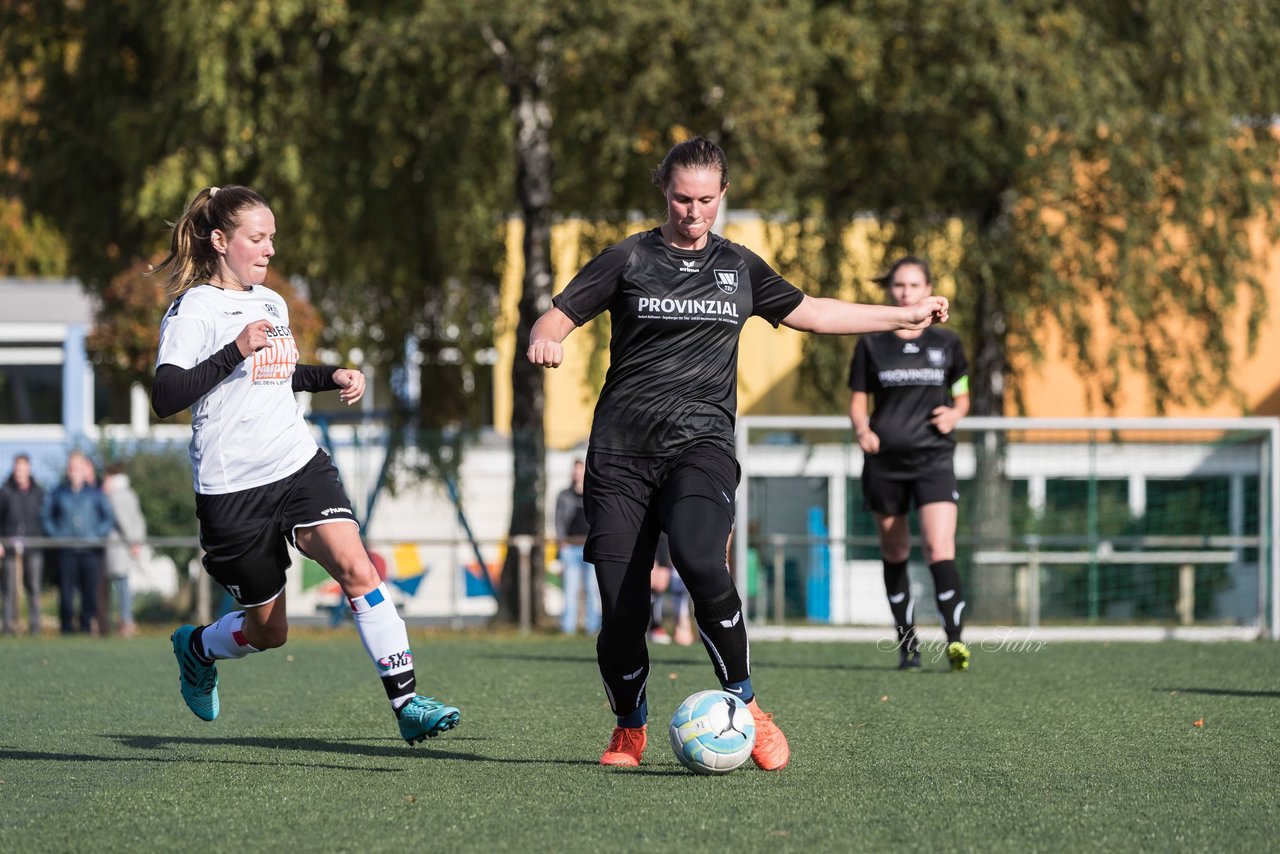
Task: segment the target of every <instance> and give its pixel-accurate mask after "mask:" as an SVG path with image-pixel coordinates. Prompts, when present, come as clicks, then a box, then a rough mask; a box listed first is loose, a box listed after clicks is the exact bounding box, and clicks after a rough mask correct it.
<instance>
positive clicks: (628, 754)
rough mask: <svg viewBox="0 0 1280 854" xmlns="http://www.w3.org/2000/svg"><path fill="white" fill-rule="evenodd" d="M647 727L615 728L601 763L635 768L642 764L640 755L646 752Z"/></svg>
mask: <svg viewBox="0 0 1280 854" xmlns="http://www.w3.org/2000/svg"><path fill="white" fill-rule="evenodd" d="M645 729H646V728H645V727H642V726H639V727H625V726H619V727H614V728H613V736H612V737H611V738H610V739H609V747H608V749H606V750H605V752H604V756H601V757H600V764H601V765H617V766H623V767H630V768H634V767H635V766H637V765H639V764H640V756H641V755H642V754H643V753H644V746H645V743H646V742H647V741H648V736H647V735H646V734H645Z"/></svg>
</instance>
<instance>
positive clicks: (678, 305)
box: [636, 297, 738, 317]
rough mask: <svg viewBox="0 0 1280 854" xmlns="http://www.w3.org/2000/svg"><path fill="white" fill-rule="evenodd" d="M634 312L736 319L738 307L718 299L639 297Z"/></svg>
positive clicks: (728, 301)
mask: <svg viewBox="0 0 1280 854" xmlns="http://www.w3.org/2000/svg"><path fill="white" fill-rule="evenodd" d="M636 311H637V312H639V313H641V314H643V313H645V312H650V313H654V314H663V315H668V316H678V317H685V316H688V315H702V316H706V315H712V314H719V315H724V316H726V317H737V316H738V306H737V304H735V303H733V302H731V301H730V300H718V299H664V298H659V297H640V298H639V300H638V301H637V302H636Z"/></svg>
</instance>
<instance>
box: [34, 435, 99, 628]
mask: <svg viewBox="0 0 1280 854" xmlns="http://www.w3.org/2000/svg"><path fill="white" fill-rule="evenodd" d="M93 480H94V472H93V463H91V462H89V458H88V457H86V456H85V455H84V454H83V453H81V452H80V451H72V452H71V455H70V456H68V457H67V478H66V480H64V481H63V482H62V483H60V484H58V486H56V487H55V488H54V489H53V490H52V491H50V493H49V495H48V497H47V498H46V499H45V502H44V505H43V507H42V508H41V510H40V524H41V526H42V527H43V528H44V532H45V534H47V535H48V536H50V537H56V538H58V539H68V540H82V541H83V540H104V539H105V538H106V536H107V535H108V534H110V533H111V530H112V528H114V527H115V517H113V516H112V514H111V506H110V505H109V504H108V503H107V499H106V496H104V495H103V494H102V490H101V489H98V487H96V486H94V485H93ZM101 578H102V546H101V545H92V544H89V543H84V542H80V543H71V544H68V545H65V546H62V545H60V546H59V547H58V587H59V592H58V603H59V604H58V617H59V621H60V623H61V626H62V633H63V634H64V635H67V634H72V633H74V632H75V631H76V628H77V621H76V608H75V598H76V591H77V590H78V591H79V593H80V611H79V630H80V631H82V632H88V633H90V634H97V632H98V582H99V581H100V580H101Z"/></svg>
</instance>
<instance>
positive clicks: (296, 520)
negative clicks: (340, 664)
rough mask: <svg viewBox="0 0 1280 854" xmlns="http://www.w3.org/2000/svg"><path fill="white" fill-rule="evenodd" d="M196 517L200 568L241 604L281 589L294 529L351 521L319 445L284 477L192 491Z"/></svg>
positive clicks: (344, 498)
mask: <svg viewBox="0 0 1280 854" xmlns="http://www.w3.org/2000/svg"><path fill="white" fill-rule="evenodd" d="M196 517H197V518H199V520H200V547H201V548H202V549H204V568H205V570H207V571H208V573H209V574H210V575H212V576H213V578H214V580H215V581H217V582H218V583H219V584H221V585H222V586H223V587H225V588H227V592H228V593H230V594H231V596H232V597H233V598H234V599H235V600H236V601H237V602H239V603H240V604H241V605H243V606H245V607H247V608H251V607H254V606H256V605H265V604H266V603H268V602H270V601H271V600H273V599H275V598H276V597H277V596H279V595H280V593H281V591H283V590H284V583H285V570H287V569H288V568H289V564H290V563H292V560H291V559H290V557H289V548H288V544H293V545H295V546H296V545H297V544H296V543H295V542H294V532H295V531H296V529H298V528H306V527H310V526H312V525H324V524H327V523H329V522H351V523H355V522H356V516H355V512H354V511H353V510H352V509H351V502H350V501H348V500H347V494H346V491H345V490H344V489H343V488H342V481H341V480H339V479H338V470H337V468H335V467H334V465H333V461H332V460H331V459H329V455H328V454H326V453H325V452H324V451H322V450H317V451H316V455H315V456H314V457H312V458H311V460H310V461H309V462H308V463H307V464H306V465H305V466H303V467H302V468H301V469H299V470H298V471H296V472H294V473H293V474H291V475H289V476H288V477H286V478H285V479H284V480H278V481H276V482H275V483H269V484H267V485H266V486H256V487H254V488H253V489H244V490H241V491H239V492H227V493H223V494H221V495H200V494H198V493H197V494H196Z"/></svg>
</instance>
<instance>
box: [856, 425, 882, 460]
mask: <svg viewBox="0 0 1280 854" xmlns="http://www.w3.org/2000/svg"><path fill="white" fill-rule="evenodd" d="M858 447H859V448H861V449H862V453H864V454H878V453H880V437H879V436H878V435H877V434H876V433H875V432H874V431H873V430H871V428H867V429H866V430H863V431H862V435H861V436H858Z"/></svg>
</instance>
